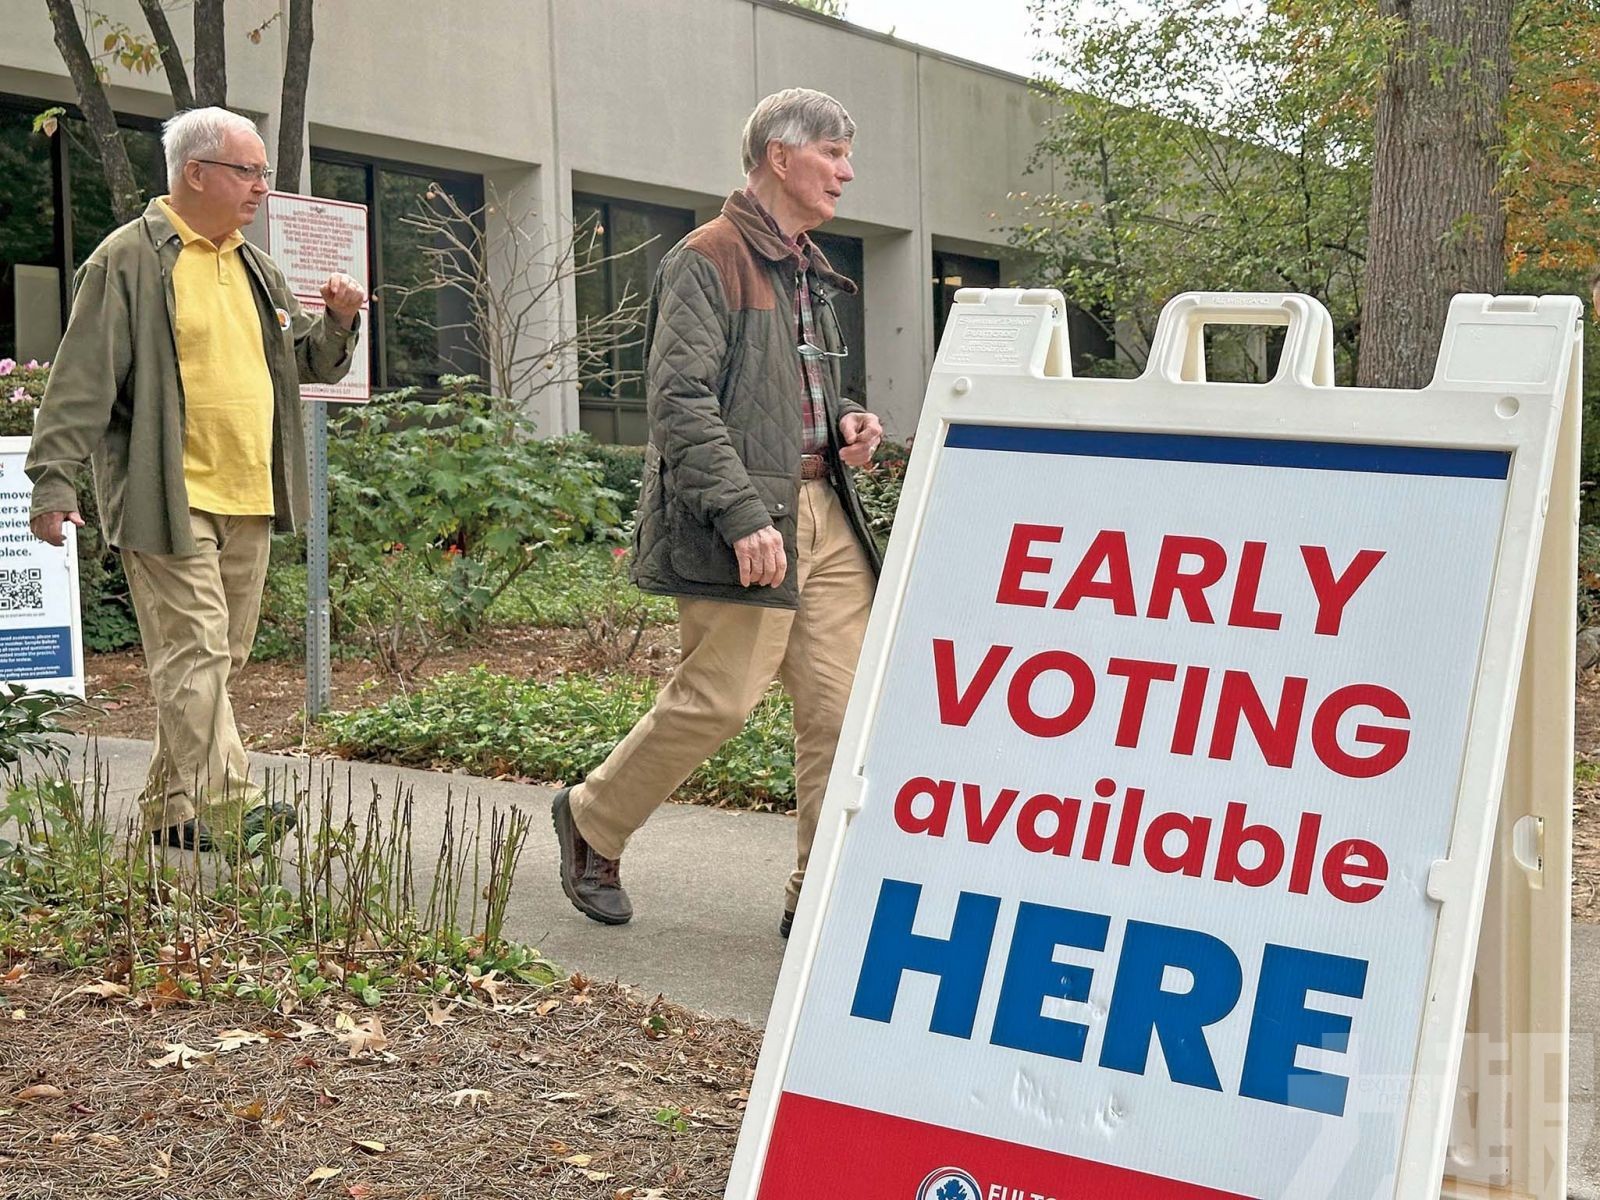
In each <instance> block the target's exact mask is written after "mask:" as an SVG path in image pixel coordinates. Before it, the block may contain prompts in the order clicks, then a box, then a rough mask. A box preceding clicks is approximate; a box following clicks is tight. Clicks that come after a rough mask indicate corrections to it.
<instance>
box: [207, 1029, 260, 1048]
mask: <svg viewBox="0 0 1600 1200" xmlns="http://www.w3.org/2000/svg"><path fill="white" fill-rule="evenodd" d="M266 1043H267V1038H266V1035H265V1034H260V1033H253V1032H251V1031H250V1030H248V1029H223V1030H221V1031H219V1032H218V1033H217V1053H218V1054H227V1053H228V1052H229V1051H232V1050H237V1049H239V1047H240V1046H264V1045H266Z"/></svg>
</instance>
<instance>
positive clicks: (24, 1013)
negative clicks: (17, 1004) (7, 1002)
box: [6, 1008, 28, 1021]
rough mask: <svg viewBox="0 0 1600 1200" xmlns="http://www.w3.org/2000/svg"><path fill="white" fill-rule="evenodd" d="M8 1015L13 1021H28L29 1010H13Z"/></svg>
mask: <svg viewBox="0 0 1600 1200" xmlns="http://www.w3.org/2000/svg"><path fill="white" fill-rule="evenodd" d="M6 1015H7V1016H8V1017H10V1018H11V1020H13V1021H26V1020H27V1019H28V1010H27V1009H25V1008H13V1009H12V1010H11V1011H10V1012H9V1013H7V1014H6Z"/></svg>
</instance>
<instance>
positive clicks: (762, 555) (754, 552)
mask: <svg viewBox="0 0 1600 1200" xmlns="http://www.w3.org/2000/svg"><path fill="white" fill-rule="evenodd" d="M733 555H734V557H735V558H737V559H738V560H739V586H740V587H751V586H760V587H777V586H778V585H779V584H780V583H782V582H783V577H784V576H785V575H787V574H788V573H789V559H788V556H787V555H785V554H784V552H783V534H781V533H779V532H778V531H777V530H776V529H774V528H773V527H772V526H771V525H768V526H767V527H766V528H765V529H758V530H756V531H755V532H754V533H747V534H745V535H744V537H742V538H740V539H739V540H738V541H737V542H735V543H734V544H733Z"/></svg>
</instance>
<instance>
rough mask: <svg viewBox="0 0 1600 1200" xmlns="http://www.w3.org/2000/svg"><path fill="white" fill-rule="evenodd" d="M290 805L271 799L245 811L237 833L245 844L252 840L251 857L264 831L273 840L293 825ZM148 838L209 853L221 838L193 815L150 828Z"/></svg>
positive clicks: (157, 842)
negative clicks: (174, 823)
mask: <svg viewBox="0 0 1600 1200" xmlns="http://www.w3.org/2000/svg"><path fill="white" fill-rule="evenodd" d="M295 820H296V818H295V814H294V808H293V807H292V806H291V805H288V804H284V803H283V802H281V801H277V800H274V801H273V802H271V803H270V804H261V805H258V806H257V807H255V808H252V809H251V810H250V811H249V812H247V813H245V814H244V816H243V817H242V818H241V819H240V821H239V833H240V835H241V836H242V837H243V838H244V843H245V845H246V847H249V846H250V845H251V843H252V842H254V843H255V846H254V848H253V849H249V851H248V853H249V855H250V857H251V858H254V857H255V856H256V855H258V854H260V853H261V845H262V843H261V842H260V841H258V840H257V839H258V838H261V836H262V835H263V834H264V835H266V838H267V840H270V841H277V840H278V839H279V838H281V837H282V836H283V835H284V834H286V833H288V832H289V830H291V829H293V828H294V826H295ZM150 840H151V841H152V842H154V843H155V844H156V845H158V846H171V847H174V848H175V849H178V850H199V851H200V852H201V853H209V852H210V851H212V850H216V849H219V848H220V843H221V841H224V840H225V839H219V838H217V837H215V836H213V834H212V832H211V828H210V826H208V825H206V824H205V822H203V821H201V820H200V819H199V818H197V817H190V818H189V819H188V820H187V821H185V822H183V823H182V824H181V825H168V826H167V827H166V828H165V829H156V830H152V831H151V833H150Z"/></svg>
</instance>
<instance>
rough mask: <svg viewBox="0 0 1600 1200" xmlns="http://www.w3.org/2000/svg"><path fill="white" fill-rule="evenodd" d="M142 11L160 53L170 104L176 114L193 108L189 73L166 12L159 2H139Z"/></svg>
mask: <svg viewBox="0 0 1600 1200" xmlns="http://www.w3.org/2000/svg"><path fill="white" fill-rule="evenodd" d="M139 7H140V8H142V9H144V19H145V21H146V22H147V23H148V24H149V26H150V34H151V36H152V37H154V38H155V40H156V49H157V50H158V51H160V53H161V69H162V70H163V71H165V72H166V73H167V87H168V88H169V89H170V90H171V92H172V104H173V107H174V108H175V109H176V110H177V111H178V112H183V111H184V110H185V109H189V108H193V107H194V91H193V89H191V88H190V87H189V72H188V70H187V69H185V67H184V65H183V54H182V53H181V52H180V51H179V50H178V42H177V39H176V38H174V37H173V36H172V26H171V25H169V24H168V23H167V14H166V10H165V9H163V8H162V7H161V0H139Z"/></svg>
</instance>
